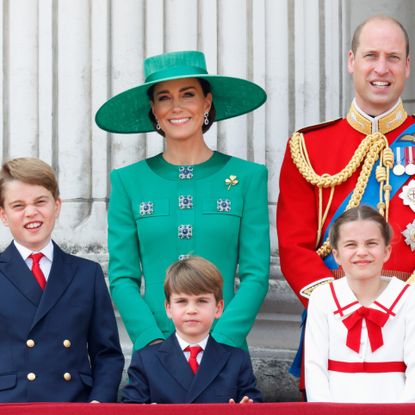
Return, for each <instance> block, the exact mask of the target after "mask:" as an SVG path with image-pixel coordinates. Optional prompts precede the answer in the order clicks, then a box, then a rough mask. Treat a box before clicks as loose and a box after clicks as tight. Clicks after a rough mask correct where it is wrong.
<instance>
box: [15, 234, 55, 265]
mask: <svg viewBox="0 0 415 415" xmlns="http://www.w3.org/2000/svg"><path fill="white" fill-rule="evenodd" d="M13 243H14V245H15V247H16V249H17V250H18V251H19V253H20V255H21V256H22V258H23V259H24V260H25V261H26V259H27V257H28V256H29V255H30V254H31V253H33V252H42V254H43V255H44V256H45V257H46V258H47V259H48V260H49V261H51V262H52V261H53V243H52V240H51V239H49V242H48V243H47V244H46V246H45V247H43V248H42V249H41V250H40V251H32V250H30V249H29V248H27V247H25V246H23V245H22V244H19V242H17V241H15V240H14V241H13Z"/></svg>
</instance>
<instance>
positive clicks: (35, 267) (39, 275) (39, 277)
mask: <svg viewBox="0 0 415 415" xmlns="http://www.w3.org/2000/svg"><path fill="white" fill-rule="evenodd" d="M42 257H44V255H43V254H42V253H41V252H39V253H37V254H30V255H29V258H31V259H32V261H33V263H32V272H33V275H34V276H35V278H36V281H37V282H38V283H39V285H40V288H42V290H44V289H45V285H46V278H45V276H44V274H43V272H42V270H41V268H40V265H39V261H40V259H41V258H42Z"/></svg>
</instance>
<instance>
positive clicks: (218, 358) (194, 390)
mask: <svg viewBox="0 0 415 415" xmlns="http://www.w3.org/2000/svg"><path fill="white" fill-rule="evenodd" d="M229 356H230V353H229V352H228V351H227V350H226V349H225V348H224V347H222V345H221V344H220V343H218V342H217V341H216V340H215V339H214V338H213V337H212V336H209V340H208V342H207V344H206V349H205V351H204V352H203V358H202V361H201V362H200V366H199V369H198V371H197V373H196V376H195V377H194V379H195V382H194V383H192V385H191V387H190V389H189V391H188V393H187V396H186V403H191V402H193V401H194V400H195V399H196V398H197V397H198V396H199V395H200V394H201V393H202V392H203V391H204V390H205V389H206V388H207V387H208V386H209V385H210V384H211V383H212V382H213V380H214V379H215V378H216V376H217V375H218V374H219V373H220V372H221V371H222V368H223V367H224V366H225V364H226V362H227V361H228V359H229Z"/></svg>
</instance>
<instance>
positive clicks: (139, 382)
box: [121, 351, 151, 403]
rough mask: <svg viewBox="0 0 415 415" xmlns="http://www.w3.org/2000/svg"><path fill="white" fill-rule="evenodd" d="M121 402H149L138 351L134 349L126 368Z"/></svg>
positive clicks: (141, 361) (148, 390)
mask: <svg viewBox="0 0 415 415" xmlns="http://www.w3.org/2000/svg"><path fill="white" fill-rule="evenodd" d="M121 400H122V402H123V403H151V400H150V388H149V384H148V380H147V376H146V374H145V370H144V364H143V360H142V356H141V355H140V351H135V352H134V353H133V357H132V359H131V364H130V367H129V368H128V384H127V385H126V386H125V387H124V389H123V391H122V397H121Z"/></svg>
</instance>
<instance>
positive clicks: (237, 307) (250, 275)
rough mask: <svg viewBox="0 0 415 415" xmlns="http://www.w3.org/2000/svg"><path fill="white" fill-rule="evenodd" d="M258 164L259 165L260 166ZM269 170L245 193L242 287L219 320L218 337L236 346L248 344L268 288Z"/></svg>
mask: <svg viewBox="0 0 415 415" xmlns="http://www.w3.org/2000/svg"><path fill="white" fill-rule="evenodd" d="M257 167H258V166H257ZM267 178H268V171H267V169H266V168H265V166H259V168H258V171H256V172H254V173H253V174H252V176H251V179H250V183H249V185H248V187H247V191H246V194H245V195H244V209H243V214H242V217H241V225H240V233H239V253H238V257H239V280H240V284H239V288H238V290H237V292H236V294H235V296H234V297H233V299H232V300H231V301H230V303H229V304H225V311H224V313H223V315H222V317H221V318H220V319H219V321H218V322H217V324H216V326H215V328H214V330H213V332H212V335H213V337H214V338H215V340H217V341H219V342H222V343H225V344H229V345H231V346H235V347H242V346H243V345H244V344H245V339H246V336H247V335H248V333H249V331H250V330H251V328H252V325H253V324H254V321H255V318H256V315H257V313H258V311H259V309H260V307H261V305H262V303H263V301H264V298H265V295H266V293H267V291H268V279H269V258H270V241H269V219H268V218H269V216H268V194H267Z"/></svg>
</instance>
